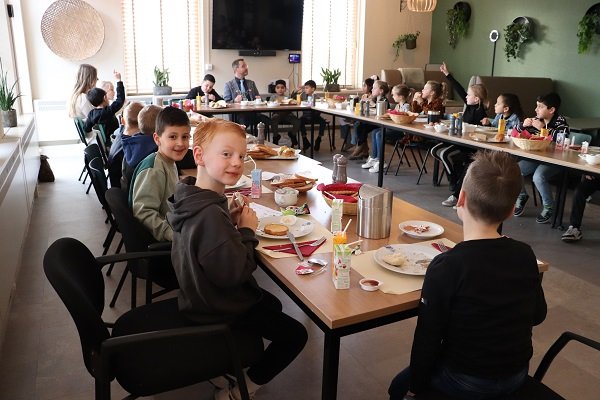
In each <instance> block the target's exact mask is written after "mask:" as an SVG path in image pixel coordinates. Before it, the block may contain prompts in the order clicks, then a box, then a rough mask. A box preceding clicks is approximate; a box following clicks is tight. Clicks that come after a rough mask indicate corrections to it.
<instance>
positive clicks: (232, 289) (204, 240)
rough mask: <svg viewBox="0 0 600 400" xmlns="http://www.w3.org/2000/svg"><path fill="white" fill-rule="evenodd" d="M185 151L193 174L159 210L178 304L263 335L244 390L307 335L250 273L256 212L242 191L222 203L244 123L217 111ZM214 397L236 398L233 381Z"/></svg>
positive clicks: (281, 365)
mask: <svg viewBox="0 0 600 400" xmlns="http://www.w3.org/2000/svg"><path fill="white" fill-rule="evenodd" d="M193 153H194V159H195V161H196V165H197V173H196V177H195V178H194V177H186V178H184V179H183V180H182V181H181V182H179V183H178V184H177V188H176V190H175V195H174V196H173V200H172V211H170V212H169V213H168V215H167V219H168V221H169V223H170V224H171V226H173V230H174V235H173V247H172V260H173V267H174V268H175V273H176V274H177V279H178V281H179V284H180V286H181V289H180V291H179V309H180V310H181V312H182V313H183V314H184V315H185V316H186V317H187V318H189V319H190V320H191V321H193V322H196V323H214V322H226V323H230V324H231V327H232V329H234V330H235V329H236V328H237V329H243V330H250V331H252V332H256V333H257V334H260V335H262V337H264V338H265V339H267V340H269V342H270V343H269V344H268V346H267V348H266V349H265V351H264V353H263V356H262V358H261V359H260V360H259V361H258V362H256V363H255V364H253V365H251V366H250V368H248V370H246V371H245V372H244V375H245V378H246V384H247V386H248V391H249V392H250V393H251V397H252V396H253V394H254V392H256V390H258V388H260V386H261V385H264V384H266V383H268V382H269V381H270V380H272V379H273V378H274V377H275V376H276V375H277V374H279V373H280V372H281V371H283V369H285V368H286V367H287V366H288V365H289V364H290V363H291V362H292V361H293V360H294V358H296V356H297V355H298V354H299V353H300V351H302V349H303V348H304V345H305V343H306V341H307V338H308V335H307V332H306V329H305V328H304V326H303V325H302V324H301V323H300V322H298V321H296V320H295V319H293V318H292V317H290V316H288V315H287V314H284V313H283V312H282V311H281V304H280V303H279V305H278V306H275V305H274V304H273V303H274V302H273V299H274V298H273V296H272V295H270V294H269V293H268V292H266V291H264V290H262V289H261V288H260V287H259V286H258V283H257V282H256V280H255V279H254V277H253V272H254V271H255V270H256V266H257V265H256V260H255V250H254V249H255V247H256V246H257V245H258V240H257V239H256V236H255V230H256V228H257V227H258V219H257V217H256V213H255V212H254V210H253V209H252V208H250V207H249V206H248V204H247V202H248V199H244V201H245V204H243V205H241V206H240V205H237V204H236V202H235V201H232V204H231V205H230V206H228V205H227V198H226V197H225V196H224V194H223V193H224V191H225V186H226V185H234V184H235V183H236V182H237V181H238V180H239V178H240V177H241V176H242V174H243V172H244V157H245V155H246V134H245V131H244V129H243V128H242V127H241V126H240V125H238V124H235V123H233V122H230V121H226V120H223V119H213V120H210V121H208V122H205V123H202V124H200V125H198V127H197V128H196V130H195V132H194V147H193ZM208 232H210V240H209V238H208V237H206V235H207V233H208ZM215 399H217V400H239V399H240V393H239V389H238V386H237V384H236V385H234V386H233V387H231V388H229V387H225V388H223V389H221V390H220V391H218V392H217V393H216V394H215Z"/></svg>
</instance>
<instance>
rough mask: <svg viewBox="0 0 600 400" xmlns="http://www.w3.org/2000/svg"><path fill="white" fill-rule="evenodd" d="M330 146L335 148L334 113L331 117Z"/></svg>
mask: <svg viewBox="0 0 600 400" xmlns="http://www.w3.org/2000/svg"><path fill="white" fill-rule="evenodd" d="M331 148H332V149H334V150H335V115H332V119H331Z"/></svg>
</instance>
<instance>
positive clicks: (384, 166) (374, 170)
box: [369, 161, 387, 174]
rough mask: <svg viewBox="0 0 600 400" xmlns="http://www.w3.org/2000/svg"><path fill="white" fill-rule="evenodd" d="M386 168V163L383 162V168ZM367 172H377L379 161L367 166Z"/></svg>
mask: <svg viewBox="0 0 600 400" xmlns="http://www.w3.org/2000/svg"><path fill="white" fill-rule="evenodd" d="M386 168H387V163H386V162H384V163H383V169H386ZM369 172H370V173H372V174H375V173H377V172H379V161H377V162H376V163H375V164H373V166H372V167H371V168H369Z"/></svg>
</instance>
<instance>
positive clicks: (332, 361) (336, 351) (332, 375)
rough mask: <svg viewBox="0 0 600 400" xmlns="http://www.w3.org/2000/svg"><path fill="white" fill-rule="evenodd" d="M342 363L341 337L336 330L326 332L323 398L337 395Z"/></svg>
mask: <svg viewBox="0 0 600 400" xmlns="http://www.w3.org/2000/svg"><path fill="white" fill-rule="evenodd" d="M339 364H340V337H339V336H338V335H337V334H335V333H334V332H331V331H327V332H325V346H324V350H323V383H322V385H321V399H322V400H330V399H331V400H335V399H336V397H337V384H338V369H339Z"/></svg>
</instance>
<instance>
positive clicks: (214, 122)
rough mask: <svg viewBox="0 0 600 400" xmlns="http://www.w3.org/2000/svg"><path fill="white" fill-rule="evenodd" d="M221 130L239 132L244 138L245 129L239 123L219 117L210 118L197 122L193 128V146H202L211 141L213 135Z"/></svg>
mask: <svg viewBox="0 0 600 400" xmlns="http://www.w3.org/2000/svg"><path fill="white" fill-rule="evenodd" d="M223 131H229V132H233V133H236V134H239V136H240V138H243V139H244V141H245V140H246V131H245V130H244V128H243V127H242V126H241V125H239V124H236V123H235V122H231V121H227V120H224V119H221V118H211V119H208V120H207V121H206V122H202V123H201V124H199V125H198V126H197V127H196V129H195V130H194V147H196V146H198V147H202V146H203V145H205V144H208V143H210V142H212V140H213V138H214V137H215V135H217V134H218V133H219V132H223Z"/></svg>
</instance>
